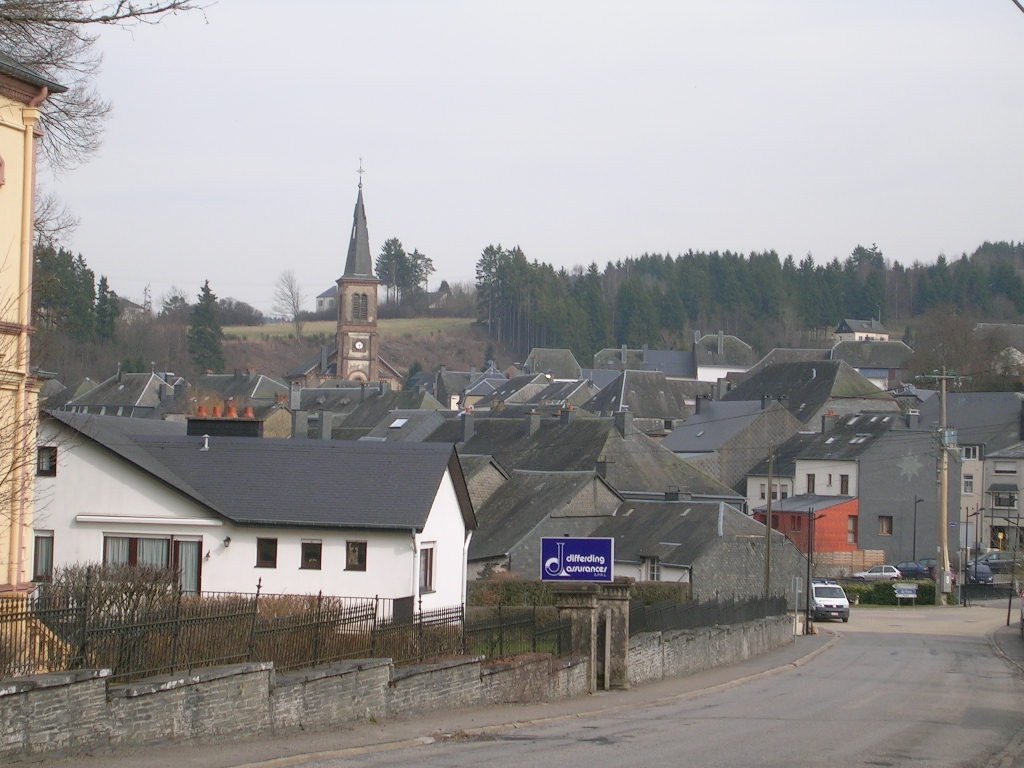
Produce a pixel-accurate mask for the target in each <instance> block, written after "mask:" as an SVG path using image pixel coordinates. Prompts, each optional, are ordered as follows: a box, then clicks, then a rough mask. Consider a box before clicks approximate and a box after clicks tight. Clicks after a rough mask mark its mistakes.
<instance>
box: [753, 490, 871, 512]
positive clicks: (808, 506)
mask: <svg viewBox="0 0 1024 768" xmlns="http://www.w3.org/2000/svg"><path fill="white" fill-rule="evenodd" d="M852 498H854V497H853V496H820V495H818V494H815V493H804V494H801V495H799V496H789V497H787V498H785V499H772V512H803V513H809V512H810V513H817V512H821V511H822V510H825V509H829V508H830V507H835V506H838V505H839V504H845V503H846V502H848V501H849V500H850V499H852ZM752 511H754V512H767V511H768V505H767V503H765V504H761V505H760V506H757V507H754V509H753V510H752Z"/></svg>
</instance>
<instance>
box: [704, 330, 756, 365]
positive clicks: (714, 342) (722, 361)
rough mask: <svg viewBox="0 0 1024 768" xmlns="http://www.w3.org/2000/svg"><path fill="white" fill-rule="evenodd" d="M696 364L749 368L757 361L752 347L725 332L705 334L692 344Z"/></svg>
mask: <svg viewBox="0 0 1024 768" xmlns="http://www.w3.org/2000/svg"><path fill="white" fill-rule="evenodd" d="M693 354H694V357H695V358H696V359H697V365H698V366H700V365H718V366H727V367H733V368H742V369H747V368H750V367H751V366H752V365H754V364H755V363H756V362H757V354H756V353H755V352H754V348H753V347H751V346H750V345H749V344H747V343H746V342H745V341H743V340H742V339H740V338H738V337H736V336H731V335H729V334H727V333H717V334H706V335H704V336H701V337H700V338H699V339H697V341H695V342H694V344H693Z"/></svg>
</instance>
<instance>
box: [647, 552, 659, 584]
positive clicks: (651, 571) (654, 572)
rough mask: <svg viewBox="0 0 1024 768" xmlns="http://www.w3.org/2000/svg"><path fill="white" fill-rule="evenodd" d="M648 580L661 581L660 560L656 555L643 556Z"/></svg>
mask: <svg viewBox="0 0 1024 768" xmlns="http://www.w3.org/2000/svg"><path fill="white" fill-rule="evenodd" d="M645 565H646V570H647V580H648V581H661V560H659V559H658V558H657V557H648V558H645Z"/></svg>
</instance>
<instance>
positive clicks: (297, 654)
mask: <svg viewBox="0 0 1024 768" xmlns="http://www.w3.org/2000/svg"><path fill="white" fill-rule="evenodd" d="M570 642H571V628H570V625H569V623H568V622H565V621H559V620H558V618H557V616H555V615H553V609H538V608H536V607H534V608H532V609H530V608H526V609H510V608H494V609H474V610H473V615H472V617H471V618H470V619H467V616H466V609H465V608H464V607H463V606H455V607H452V608H442V609H438V610H430V611H423V610H418V611H417V610H414V606H413V602H412V599H411V598H404V599H401V600H390V599H386V598H346V597H332V596H326V595H323V594H318V595H264V594H260V592H259V590H257V592H256V593H254V594H234V593H203V594H202V595H187V594H182V593H171V594H168V595H167V596H166V599H165V600H162V601H160V602H159V603H158V604H156V605H148V606H145V607H142V608H139V607H132V608H130V609H129V608H125V607H123V606H122V607H119V608H117V609H112V608H111V607H110V606H109V605H107V606H104V607H103V609H102V610H97V609H91V608H90V606H89V602H88V600H87V599H86V598H85V596H84V595H83V596H82V597H81V598H80V599H68V598H66V596H64V597H62V598H59V599H58V598H56V597H55V596H53V595H48V594H47V593H46V592H45V591H42V592H40V593H39V594H38V595H37V596H35V597H34V598H32V599H30V600H24V599H20V600H15V599H3V598H0V678H6V677H17V676H22V675H29V674H38V673H42V672H55V671H65V670H70V669H86V668H102V669H110V670H111V671H112V679H114V680H118V681H128V680H135V679H141V678H144V677H149V676H152V675H158V674H164V673H170V672H177V671H182V670H190V669H194V668H199V667H208V666H214V665H218V664H230V663H240V662H247V661H272V662H274V665H275V667H276V668H277V669H282V670H285V669H296V668H300V667H309V666H315V665H317V664H324V663H329V662H333V661H340V660H344V659H353V658H390V659H392V660H393V662H394V663H395V664H396V665H398V666H408V665H411V664H418V663H423V662H426V661H430V660H435V659H441V658H445V657H451V656H457V655H462V654H467V653H469V654H475V655H484V656H487V657H494V656H505V655H509V654H514V653H523V652H527V651H544V652H550V653H554V654H556V655H559V656H563V655H566V654H568V653H569V650H570Z"/></svg>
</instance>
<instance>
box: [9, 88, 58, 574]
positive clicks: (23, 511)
mask: <svg viewBox="0 0 1024 768" xmlns="http://www.w3.org/2000/svg"><path fill="white" fill-rule="evenodd" d="M48 95H49V91H48V90H47V88H45V87H43V88H40V89H39V93H38V94H37V95H36V97H35V98H33V99H32V100H31V101H30V102H29V103H28V105H27V106H25V107H24V108H23V109H22V111H21V115H22V122H23V123H24V124H25V136H24V141H23V144H22V189H21V243H20V245H21V249H20V252H19V256H18V261H19V264H18V266H19V274H18V331H17V332H18V338H17V342H16V347H15V376H16V377H17V385H16V389H15V392H14V413H15V416H14V418H15V419H16V424H15V434H14V440H13V442H12V445H11V446H10V447H9V450H11V451H14V452H16V455H20V456H21V457H26V456H28V455H29V454H28V451H29V449H30V448H31V447H32V440H33V435H32V431H33V430H31V429H29V423H28V422H27V421H26V418H28V419H30V420H31V421H32V423H34V422H35V419H34V418H33V414H32V413H31V412H30V411H31V408H30V406H31V403H30V399H29V397H28V361H29V357H28V329H29V322H30V320H31V314H30V313H31V311H32V293H31V291H32V204H33V200H34V197H35V196H34V194H33V193H34V190H35V180H36V174H35V128H36V123H37V122H38V121H39V105H40V104H42V103H43V102H44V101H45V100H46V97H47V96H48ZM26 462H27V459H24V458H22V459H16V460H15V461H14V462H13V465H14V466H13V470H14V471H13V473H12V477H11V478H10V481H11V485H10V487H11V489H12V491H13V492H12V495H11V502H10V518H11V524H10V529H9V531H10V535H9V542H8V558H7V579H6V582H7V584H9V585H11V586H15V585H18V584H20V583H22V581H27V578H23V577H26V576H27V575H28V574H27V573H26V572H25V528H26V527H27V526H30V525H31V524H32V520H31V519H30V518H31V508H30V507H29V505H28V503H27V500H26V496H27V495H28V494H29V493H30V492H31V490H32V486H31V485H30V483H31V480H32V477H31V476H30V475H29V473H28V471H27V468H26V466H25V465H26Z"/></svg>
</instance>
